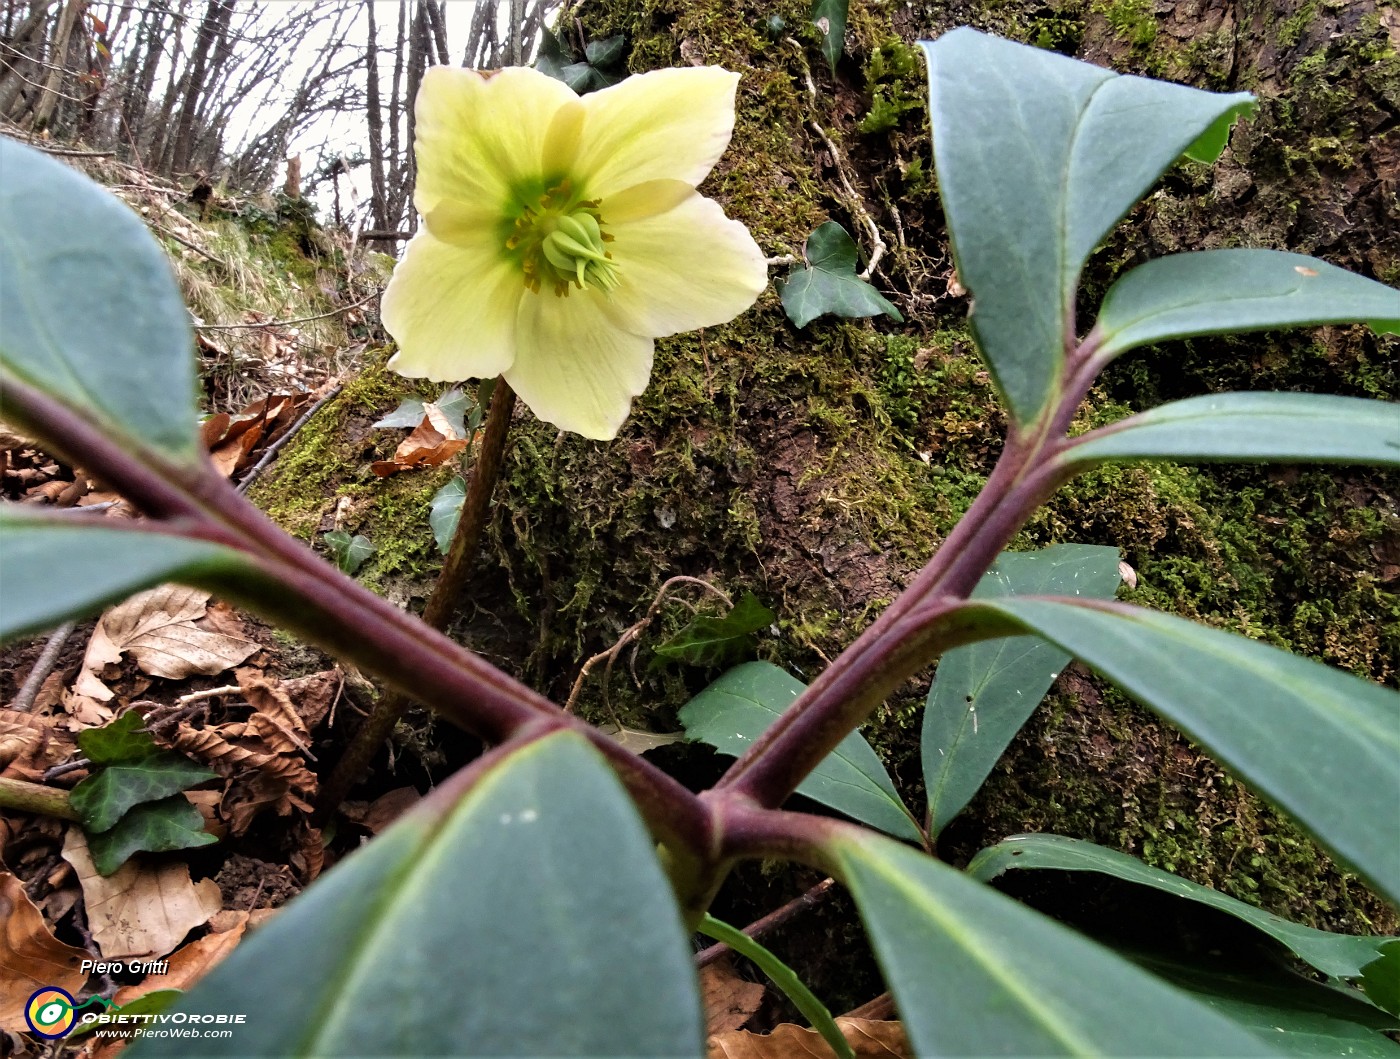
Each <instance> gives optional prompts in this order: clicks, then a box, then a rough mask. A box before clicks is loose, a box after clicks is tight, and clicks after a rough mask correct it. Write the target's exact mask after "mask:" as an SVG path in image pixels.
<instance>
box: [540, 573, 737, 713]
mask: <svg viewBox="0 0 1400 1059" xmlns="http://www.w3.org/2000/svg"><path fill="white" fill-rule="evenodd" d="M681 584H686V585H699V586H700V587H701V588H704V589H706V590H707V591H709V592H713V593H714V594H715V595H717V596H719V598H720V599H722V600H724V603H725V606H728V607H732V606H733V605H734V603H733V601H732V600H731V599H730V598H729V596H728V595H727V594H726V593H724V592H723V591H721V590H720V589H718V588H716V587H715V586H714V585H712V584H710V583H709V582H708V581H705V580H703V579H702V578H699V577H688V576H687V575H685V574H679V575H677V576H676V577H672V578H669V579H668V580H667V581H666V582H665V583H664V584H663V585H662V586H661V589H660V591H658V592H657V593H656V598H655V599H653V600H652V601H651V606H650V607H648V608H647V612H646V614H645V616H643V618H642V620H641V621H639V622H637V623H636V624H634V625H632V626H630V627H629V628H627V629H626V630H625V631H624V632H623V634H622V635H621V636H619V637H618V638H617V642H616V643H614V644H613V645H612V646H611V647H609V648H608V649H607V650H606V651H600V652H599V653H598V654H596V655H594V656H593V657H592V658H590V659H588V661H586V662H584V663H583V667H582V668H581V669H580V670H579V672H578V677H577V678H576V679H575V680H574V686H573V687H572V688H571V689H570V690H569V699H568V701H567V702H565V703H564V712H565V713H573V712H574V704H575V703H576V702H577V701H578V695H579V692H580V691H582V690H583V681H584V678H586V677H587V676H588V674H589V673H591V672H592V671H593V667H594V666H596V665H597V664H598V663H599V662H604V661H606V662H607V667H606V668H605V669H604V670H603V705H604V706H606V707H607V708H608V712H609V713H611V712H612V706H611V705H610V704H609V703H608V681H609V680H610V679H611V677H612V668H613V663H615V662H616V661H617V656H618V655H620V654H621V653H622V649H623V648H624V647H626V646H627V645H628V644H629V643H631V642H632V641H633V640H636V639H637V638H639V637H640V636H641V635H642V633H644V632H645V631H646V628H647V626H648V625H650V624H651V620H652V618H654V617H656V611H657V609H658V608H659V607H660V606H661V602H662V600H664V599H665V598H666V593H667V592H669V591H670V590H671V587H672V586H673V585H681ZM613 721H614V722H616V721H617V718H616V717H614V718H613Z"/></svg>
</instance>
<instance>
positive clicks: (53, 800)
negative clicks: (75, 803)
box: [0, 776, 78, 820]
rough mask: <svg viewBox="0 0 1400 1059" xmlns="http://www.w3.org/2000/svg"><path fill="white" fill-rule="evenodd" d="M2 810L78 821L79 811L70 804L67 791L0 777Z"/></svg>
mask: <svg viewBox="0 0 1400 1059" xmlns="http://www.w3.org/2000/svg"><path fill="white" fill-rule="evenodd" d="M0 808H3V809H18V810H19V811H20V812H22V813H40V814H42V815H44V816H56V817H58V818H59V819H60V820H76V819H78V811H77V810H76V809H74V808H73V807H72V806H71V805H70V804H68V792H67V791H64V790H59V789H58V788H57V787H45V786H44V785H43V784H42V783H29V782H28V781H26V780H15V779H10V778H9V777H7V776H0Z"/></svg>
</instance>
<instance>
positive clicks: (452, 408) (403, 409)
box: [370, 386, 471, 438]
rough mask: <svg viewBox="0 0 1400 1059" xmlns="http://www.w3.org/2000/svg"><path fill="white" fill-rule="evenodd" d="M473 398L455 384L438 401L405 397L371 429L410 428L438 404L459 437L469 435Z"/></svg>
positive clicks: (439, 409) (421, 420) (438, 408)
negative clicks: (469, 417) (468, 406)
mask: <svg viewBox="0 0 1400 1059" xmlns="http://www.w3.org/2000/svg"><path fill="white" fill-rule="evenodd" d="M470 403H471V399H470V398H468V397H467V395H466V394H465V393H463V392H462V391H461V389H460V388H459V387H456V386H454V387H453V388H452V389H450V390H448V391H447V392H446V393H444V394H443V395H442V396H441V397H439V398H438V399H437V400H436V401H431V402H430V401H423V400H421V399H419V398H417V397H405V398H404V399H403V400H402V401H400V402H399V406H398V407H397V408H395V409H394V410H393V411H392V412H390V413H389V414H388V415H386V416H385V417H384V418H383V419H380V420H379V421H378V422H376V423H374V424H372V425H371V427H370V429H371V430H388V429H391V428H394V427H408V428H409V429H410V430H411V429H413V428H414V427H416V426H418V424H419V423H421V422H423V417H424V416H425V415H427V414H428V408H429V406H430V405H433V406H436V407H437V410H438V411H439V412H441V413H442V414H443V415H444V416H445V417H446V418H447V421H448V422H449V423H451V424H452V428H453V430H455V431H456V432H457V435H456V436H457V437H459V438H462V437H466V436H467V428H466V422H465V418H464V417H465V416H466V411H467V405H468V404H470Z"/></svg>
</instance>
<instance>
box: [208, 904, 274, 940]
mask: <svg viewBox="0 0 1400 1059" xmlns="http://www.w3.org/2000/svg"><path fill="white" fill-rule="evenodd" d="M279 911H281V909H278V908H254V909H252V910H251V911H248V912H239V911H236V910H235V909H232V908H225V909H223V910H222V911H219V912H215V913H214V914H213V915H212V916H210V917H209V932H210V933H211V934H222V933H223V932H224V931H226V930H238V929H243V928H245V927H246V928H247V929H248V930H257V929H258V928H259V927H260V926H262V925H263V924H264V923H266V922H267V921H268V920H269V919H271V918H272V917H273V916H275V915H276V914H277V913H278V912H279Z"/></svg>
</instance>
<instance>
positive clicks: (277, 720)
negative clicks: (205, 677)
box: [234, 669, 311, 754]
mask: <svg viewBox="0 0 1400 1059" xmlns="http://www.w3.org/2000/svg"><path fill="white" fill-rule="evenodd" d="M234 675H235V676H236V677H237V678H238V686H239V687H240V688H241V689H242V691H243V698H244V699H246V700H247V702H248V705H249V706H251V707H253V716H252V717H250V718H248V725H249V727H250V728H252V729H253V731H255V732H257V734H258V735H259V736H260V737H261V738H262V740H263V742H264V743H266V744H267V745H268V746H269V747H270V748H272V749H273V750H274V751H276V752H278V753H280V754H296V753H302V754H305V753H306V751H307V750H308V749H309V748H310V746H311V738H310V734H309V733H308V732H307V730H306V725H305V724H304V723H303V722H302V719H301V714H299V713H297V709H296V707H295V706H293V705H292V700H291V699H290V698H289V697H288V695H287V693H286V692H285V691H283V690H282V688H281V687H280V686H279V685H278V683H277V682H276V681H271V680H268V679H267V678H265V677H264V676H263V675H262V672H261V671H260V670H256V669H240V670H238V671H237V672H236V673H235V674H234Z"/></svg>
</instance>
